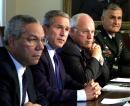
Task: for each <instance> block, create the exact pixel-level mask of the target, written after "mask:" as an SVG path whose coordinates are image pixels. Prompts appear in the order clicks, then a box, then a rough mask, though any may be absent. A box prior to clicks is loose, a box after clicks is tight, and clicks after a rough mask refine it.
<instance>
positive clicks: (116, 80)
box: [110, 78, 130, 82]
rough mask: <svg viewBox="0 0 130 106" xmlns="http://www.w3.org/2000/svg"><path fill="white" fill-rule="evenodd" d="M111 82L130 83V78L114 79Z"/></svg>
mask: <svg viewBox="0 0 130 106" xmlns="http://www.w3.org/2000/svg"><path fill="white" fill-rule="evenodd" d="M110 81H112V82H130V78H114V79H112V80H110Z"/></svg>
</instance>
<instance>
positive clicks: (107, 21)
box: [95, 3, 130, 78]
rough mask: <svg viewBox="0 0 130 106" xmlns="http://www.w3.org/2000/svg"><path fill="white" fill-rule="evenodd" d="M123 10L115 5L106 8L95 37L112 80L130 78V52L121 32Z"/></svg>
mask: <svg viewBox="0 0 130 106" xmlns="http://www.w3.org/2000/svg"><path fill="white" fill-rule="evenodd" d="M122 14H123V13H122V9H121V8H120V7H119V6H118V5H117V4H114V3H111V4H109V5H108V6H107V7H106V8H104V10H103V13H102V17H101V23H102V25H100V26H98V27H97V29H98V30H99V33H98V34H97V35H96V36H95V38H96V41H97V42H98V43H99V44H100V46H101V48H102V50H103V56H104V59H105V61H106V63H107V65H108V67H109V69H110V76H111V78H114V77H119V76H120V77H130V52H129V51H128V50H127V47H126V46H125V44H124V42H123V39H122V35H121V33H120V32H119V31H120V28H121V25H122Z"/></svg>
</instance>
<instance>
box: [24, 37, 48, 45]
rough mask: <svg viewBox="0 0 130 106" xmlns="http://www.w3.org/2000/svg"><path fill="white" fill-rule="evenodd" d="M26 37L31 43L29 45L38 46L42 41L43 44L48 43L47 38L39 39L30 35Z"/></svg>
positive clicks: (27, 41)
mask: <svg viewBox="0 0 130 106" xmlns="http://www.w3.org/2000/svg"><path fill="white" fill-rule="evenodd" d="M25 39H26V43H27V45H29V46H37V45H38V44H40V43H41V44H42V45H45V44H46V43H47V40H46V39H45V38H43V39H38V38H36V37H28V38H25Z"/></svg>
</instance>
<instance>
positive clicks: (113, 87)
mask: <svg viewBox="0 0 130 106" xmlns="http://www.w3.org/2000/svg"><path fill="white" fill-rule="evenodd" d="M102 91H114V92H130V85H128V84H119V83H110V84H107V85H105V86H104V87H103V88H102Z"/></svg>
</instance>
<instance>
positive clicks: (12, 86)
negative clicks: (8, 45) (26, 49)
mask: <svg viewBox="0 0 130 106" xmlns="http://www.w3.org/2000/svg"><path fill="white" fill-rule="evenodd" d="M26 75H27V76H28V79H27V80H28V88H27V92H28V96H29V101H31V102H33V103H35V102H37V103H40V104H43V105H44V103H45V104H46V101H45V100H44V99H43V98H41V97H40V96H39V98H37V95H36V91H35V89H34V86H33V78H32V73H31V71H30V70H27V71H26ZM0 96H1V97H0V106H20V88H19V81H18V75H17V71H16V67H15V65H14V63H13V61H12V59H11V57H10V56H9V54H8V52H7V50H6V49H5V48H4V47H1V48H0ZM40 98H41V99H40ZM42 99H43V100H42Z"/></svg>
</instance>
